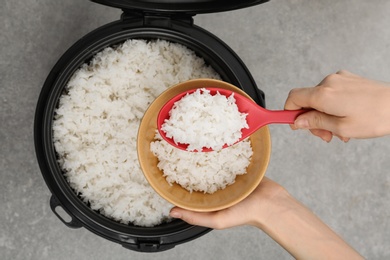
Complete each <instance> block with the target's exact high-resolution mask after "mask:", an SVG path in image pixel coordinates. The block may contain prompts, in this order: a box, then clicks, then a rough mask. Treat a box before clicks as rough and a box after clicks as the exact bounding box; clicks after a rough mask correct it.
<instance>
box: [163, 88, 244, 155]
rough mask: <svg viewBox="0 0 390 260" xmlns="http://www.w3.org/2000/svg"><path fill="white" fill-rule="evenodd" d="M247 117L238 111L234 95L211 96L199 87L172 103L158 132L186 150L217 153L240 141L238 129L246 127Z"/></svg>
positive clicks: (207, 91)
mask: <svg viewBox="0 0 390 260" xmlns="http://www.w3.org/2000/svg"><path fill="white" fill-rule="evenodd" d="M246 116H247V114H246V113H241V112H240V111H239V110H238V107H237V104H236V100H235V98H234V93H232V94H231V95H230V96H229V97H226V96H224V95H221V94H220V93H219V92H217V93H216V94H215V95H212V94H210V91H209V90H207V89H205V88H202V89H197V90H196V91H195V92H193V93H190V94H186V95H185V96H184V97H182V98H181V99H180V100H178V101H176V102H175V103H174V105H173V107H172V109H171V110H170V111H169V118H168V119H166V120H165V121H164V123H163V124H162V126H161V130H162V131H164V132H165V133H166V136H167V137H168V138H172V139H173V141H174V142H175V143H181V144H188V147H187V150H188V151H195V150H196V151H202V148H203V147H206V148H211V149H212V150H213V151H218V150H221V149H222V147H223V146H224V145H225V144H227V145H228V146H230V145H232V144H234V143H236V142H237V141H238V140H239V139H240V138H241V136H242V133H241V129H243V128H248V124H247V121H246Z"/></svg>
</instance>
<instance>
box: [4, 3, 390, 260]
mask: <svg viewBox="0 0 390 260" xmlns="http://www.w3.org/2000/svg"><path fill="white" fill-rule="evenodd" d="M389 13H390V1H387V0H374V1H364V0H357V1H346V0H342V1H336V0H333V1H319V0H316V1H314V0H312V1H304V0H290V1H287V0H273V1H271V2H270V3H267V4H264V5H262V6H256V7H252V8H248V9H244V10H238V11H232V12H227V13H218V14H207V15H198V16H196V17H195V23H196V24H197V25H200V26H202V27H203V28H205V29H207V30H209V31H210V32H212V33H214V34H216V35H217V36H219V37H220V38H221V39H222V40H223V41H225V42H226V43H227V44H228V45H229V46H230V47H231V48H232V49H233V50H235V51H236V52H237V53H238V55H239V56H240V57H241V58H242V59H243V61H244V62H245V64H246V65H247V66H248V67H249V69H250V71H251V72H252V74H253V76H254V78H255V80H256V81H257V83H258V86H259V87H260V88H261V89H263V90H264V91H265V93H266V96H267V97H266V102H267V106H268V108H271V109H280V108H282V107H283V104H284V101H285V98H286V96H287V94H288V91H289V90H290V89H291V88H293V87H301V86H311V85H315V84H317V83H318V82H319V81H320V80H321V79H322V78H323V77H324V76H326V75H327V74H330V73H332V72H336V71H337V70H339V69H347V70H350V71H352V72H355V73H358V74H361V75H363V76H366V77H369V78H374V79H378V80H383V81H388V82H390V30H389V27H388V25H389V24H390V15H389ZM119 15H120V12H119V11H118V10H114V9H113V8H108V7H103V6H100V5H98V4H94V3H91V2H89V1H86V0H85V1H81V0H77V1H76V0H72V1H70V0H68V1H59V0H55V1H52V0H50V1H49V0H45V1H43V0H42V1H21V0H18V1H5V2H4V3H3V4H2V7H1V9H0V24H1V32H0V46H1V49H0V51H1V53H0V55H1V56H0V102H1V103H0V126H1V128H0V142H1V145H0V173H1V175H0V187H1V191H0V194H1V199H0V203H1V205H2V210H1V213H0V230H1V231H0V258H1V259H225V260H227V259H290V258H291V257H290V255H289V254H288V253H287V252H286V251H285V250H284V249H283V248H281V247H280V246H279V245H278V244H276V243H275V242H274V241H272V240H271V239H270V238H269V237H267V236H266V235H265V234H263V233H262V232H260V231H258V230H256V229H255V228H252V227H238V228H234V229H230V230H224V231H213V232H211V233H209V234H207V235H205V236H203V237H201V238H199V239H197V240H195V241H193V242H190V243H186V244H183V245H180V246H177V247H176V248H175V249H173V250H170V251H167V252H163V253H159V254H142V253H137V252H133V251H129V250H126V249H124V248H122V247H121V246H120V245H117V244H115V243H112V242H109V241H107V240H105V239H103V238H100V237H98V236H96V235H94V234H93V233H91V232H90V231H88V230H86V229H84V228H81V229H77V230H72V229H69V228H67V227H66V226H65V225H63V224H62V223H61V222H60V221H59V220H58V219H57V217H56V216H55V215H54V214H53V213H52V212H51V210H50V208H49V204H48V200H49V197H50V192H49V190H48V188H47V186H46V184H45V183H44V180H43V178H42V176H41V173H40V170H39V168H38V165H37V162H36V159H35V153H34V147H33V118H34V110H35V105H36V102H37V98H38V95H39V92H40V89H41V86H42V84H43V82H44V80H45V78H46V76H47V74H48V73H49V71H50V69H51V67H52V66H53V65H54V63H55V62H56V61H57V60H58V59H59V57H60V56H61V55H62V53H63V52H64V51H65V50H66V49H67V48H68V47H70V46H71V45H72V44H73V43H74V42H75V41H76V40H78V39H79V38H81V37H82V36H83V35H85V34H86V33H88V32H89V31H91V30H92V29H94V28H97V27H98V26H100V25H103V24H106V23H108V22H110V21H113V20H116V19H117V18H118V17H119ZM271 135H272V141H273V151H272V157H271V162H270V165H269V168H268V171H267V176H269V177H270V178H272V179H274V180H276V181H278V182H279V183H280V184H282V185H283V186H285V187H286V188H287V189H288V190H289V191H290V193H291V194H292V195H294V196H295V197H296V198H298V199H299V200H301V201H302V202H303V203H304V204H306V205H307V206H308V207H309V208H311V209H312V210H313V211H314V212H315V213H316V214H317V215H318V216H320V218H322V219H323V220H324V221H325V222H326V223H327V224H328V225H329V226H331V227H332V228H333V229H334V230H335V231H336V232H338V233H339V234H340V235H341V236H342V237H344V238H345V239H346V240H347V241H348V242H349V243H350V244H351V245H352V246H353V247H355V248H356V249H357V250H358V251H359V252H360V253H361V254H363V255H364V256H365V257H366V258H368V259H389V258H390V220H389V219H390V207H389V206H390V205H389V201H390V177H389V169H390V160H389V154H390V138H389V137H386V138H380V139H372V140H352V141H351V142H349V143H348V144H344V143H342V142H341V141H338V140H334V141H333V142H331V143H329V144H327V143H325V142H323V141H321V140H319V139H317V138H314V137H312V136H310V135H309V134H308V133H306V132H304V131H299V132H297V131H295V132H293V131H291V130H290V129H289V127H288V126H272V127H271Z"/></svg>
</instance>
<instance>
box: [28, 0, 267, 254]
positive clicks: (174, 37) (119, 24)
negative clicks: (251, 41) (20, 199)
mask: <svg viewBox="0 0 390 260" xmlns="http://www.w3.org/2000/svg"><path fill="white" fill-rule="evenodd" d="M92 1H93V2H96V3H100V4H104V5H108V6H111V7H115V8H120V9H121V10H122V11H123V13H122V15H121V17H120V19H119V20H117V21H114V22H112V23H109V24H107V25H104V26H102V27H100V28H97V29H95V30H93V31H92V32H90V33H88V34H87V35H85V36H84V37H82V38H81V39H80V40H79V41H77V42H76V43H74V44H73V46H71V47H70V48H69V49H68V50H67V51H66V52H65V53H64V54H63V55H62V57H61V58H60V59H59V60H58V62H57V63H56V64H55V66H54V67H53V69H52V70H51V72H50V73H49V75H48V77H47V79H46V81H45V83H44V85H43V87H42V90H41V93H40V96H39V100H38V103H37V108H36V113H35V120H34V141H35V150H36V155H37V159H38V163H39V166H40V170H41V172H42V175H43V177H44V179H45V181H46V184H47V186H48V187H49V189H50V191H51V193H52V196H51V198H50V207H51V209H52V210H53V212H54V214H56V215H57V216H58V217H59V219H60V220H61V221H62V222H63V223H64V224H65V225H66V226H68V227H70V228H82V227H84V228H86V229H88V230H90V231H91V232H93V233H95V234H96V235H98V236H101V237H103V238H106V239H108V240H111V241H113V242H116V243H119V244H121V245H122V246H123V247H125V248H128V249H130V250H135V251H142V252H160V251H164V250H167V249H171V248H173V247H175V246H176V245H178V244H182V243H185V242H188V241H191V240H193V239H196V238H198V237H200V236H202V235H204V234H206V233H207V232H209V231H210V230H211V229H209V228H205V227H199V226H192V225H189V224H187V223H185V222H183V221H181V220H174V221H172V222H169V223H165V224H161V225H158V226H155V227H139V226H134V225H131V224H130V225H125V224H121V223H119V222H116V221H114V220H111V219H108V218H106V217H104V216H103V215H101V214H99V213H98V212H96V211H94V210H92V209H91V208H90V207H88V205H87V204H85V203H84V202H82V200H81V199H80V198H79V197H78V196H77V194H76V193H75V192H74V191H73V190H72V188H71V187H70V186H69V184H68V182H67V180H66V179H65V177H64V175H63V172H62V171H61V169H60V166H59V165H58V163H57V157H56V152H55V149H54V145H53V141H52V123H53V115H54V110H55V108H56V105H57V103H58V100H59V98H60V96H61V93H62V92H63V89H64V87H65V86H66V84H67V82H68V81H69V79H70V77H71V76H72V74H73V73H74V72H75V71H76V70H77V69H78V68H79V67H80V66H81V65H82V64H84V63H86V62H88V61H89V60H90V59H91V58H92V57H93V56H94V54H96V53H98V52H100V51H102V50H103V49H104V48H106V47H108V46H113V45H117V44H119V43H122V42H124V41H126V40H128V39H146V40H147V39H164V40H167V41H171V42H175V43H179V44H182V45H184V46H186V47H188V48H189V49H191V50H193V51H195V53H196V54H197V55H198V56H200V57H202V58H203V59H204V60H205V61H206V63H208V64H209V65H211V66H212V67H213V68H214V69H215V71H216V72H218V73H219V74H220V75H221V77H222V80H224V81H227V82H229V83H231V84H233V85H235V86H237V87H239V88H241V89H243V90H244V91H245V92H246V93H248V94H249V95H250V96H251V98H252V99H254V100H255V101H256V103H258V104H259V105H260V106H263V107H265V100H264V93H263V92H262V91H261V90H259V89H258V88H257V86H256V83H255V81H254V79H253V78H252V76H251V74H250V72H249V71H248V69H247V68H246V66H245V65H244V63H243V62H242V61H241V59H240V58H239V57H238V56H237V54H235V53H234V52H233V50H232V49H231V48H229V46H227V45H226V44H225V43H224V42H223V41H221V40H220V39H218V38H217V37H216V36H214V35H213V34H211V33H210V32H208V31H206V30H204V29H202V28H200V27H198V26H196V25H195V24H194V22H193V17H194V16H195V15H196V14H200V13H211V12H222V11H228V10H233V9H239V8H244V7H249V6H253V5H257V4H261V3H264V2H267V1H268V0H246V1H243V0H241V1H235V0H209V1H207V0H179V1H173V0H144V1H136V0H134V1H131V0H92ZM59 210H64V211H65V212H66V213H67V214H68V215H69V216H70V218H69V219H67V218H65V217H64V216H63V215H60V214H59V213H58V212H59Z"/></svg>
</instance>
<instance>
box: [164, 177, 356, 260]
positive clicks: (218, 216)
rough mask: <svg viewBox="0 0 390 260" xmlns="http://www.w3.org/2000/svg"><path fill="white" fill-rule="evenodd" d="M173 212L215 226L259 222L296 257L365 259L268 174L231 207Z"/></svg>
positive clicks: (172, 212) (175, 216)
mask: <svg viewBox="0 0 390 260" xmlns="http://www.w3.org/2000/svg"><path fill="white" fill-rule="evenodd" d="M171 216H172V217H174V218H181V219H182V220H184V221H186V222H188V223H190V224H193V225H198V226H204V227H210V228H214V229H225V228H229V227H234V226H240V225H253V226H256V227H258V228H259V229H261V230H263V231H264V232H265V233H266V234H268V235H269V236H270V237H271V238H272V239H274V240H275V241H276V242H277V243H279V244H280V245H281V246H282V247H284V248H285V249H286V250H287V251H288V252H289V253H290V254H291V255H292V256H294V257H295V258H297V259H343V260H344V259H363V258H362V257H361V256H360V255H359V253H357V252H356V251H355V250H354V249H353V248H352V247H350V246H349V245H348V244H347V243H346V242H345V241H344V240H343V239H342V238H340V237H339V236H338V235H337V234H336V233H334V232H333V231H332V230H331V229H330V228H329V227H328V226H327V225H326V224H324V223H323V222H322V221H321V220H320V219H319V218H318V217H317V216H316V215H314V214H313V212H311V211H310V210H309V209H308V208H306V207H305V206H304V205H302V204H301V203H299V202H298V201H297V200H296V199H294V198H293V197H292V196H290V194H289V193H288V192H287V191H286V190H285V189H284V188H283V187H282V186H280V185H279V184H277V183H276V182H274V181H271V180H270V179H268V178H264V179H263V180H262V181H261V183H260V185H259V186H258V187H257V188H256V190H255V191H254V192H253V193H252V194H251V195H249V196H248V197H247V198H246V199H244V200H243V201H241V202H240V203H238V204H236V205H235V206H232V207H231V208H228V209H224V210H221V211H217V212H210V213H200V212H192V211H188V210H184V209H180V208H173V209H172V210H171ZM259 246H260V245H259Z"/></svg>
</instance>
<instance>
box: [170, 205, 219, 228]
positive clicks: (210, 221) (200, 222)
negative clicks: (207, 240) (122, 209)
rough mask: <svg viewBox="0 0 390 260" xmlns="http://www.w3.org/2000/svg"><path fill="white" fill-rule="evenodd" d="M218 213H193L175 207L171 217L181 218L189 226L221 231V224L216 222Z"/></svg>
mask: <svg viewBox="0 0 390 260" xmlns="http://www.w3.org/2000/svg"><path fill="white" fill-rule="evenodd" d="M216 214H218V213H217V212H206V213H205V212H193V211H188V210H185V209H182V208H178V207H174V208H173V209H172V210H171V212H170V216H171V217H173V218H179V219H181V220H183V221H185V222H187V223H188V224H191V225H195V226H202V227H210V228H215V229H220V228H221V227H220V226H219V223H218V222H217V221H216Z"/></svg>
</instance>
